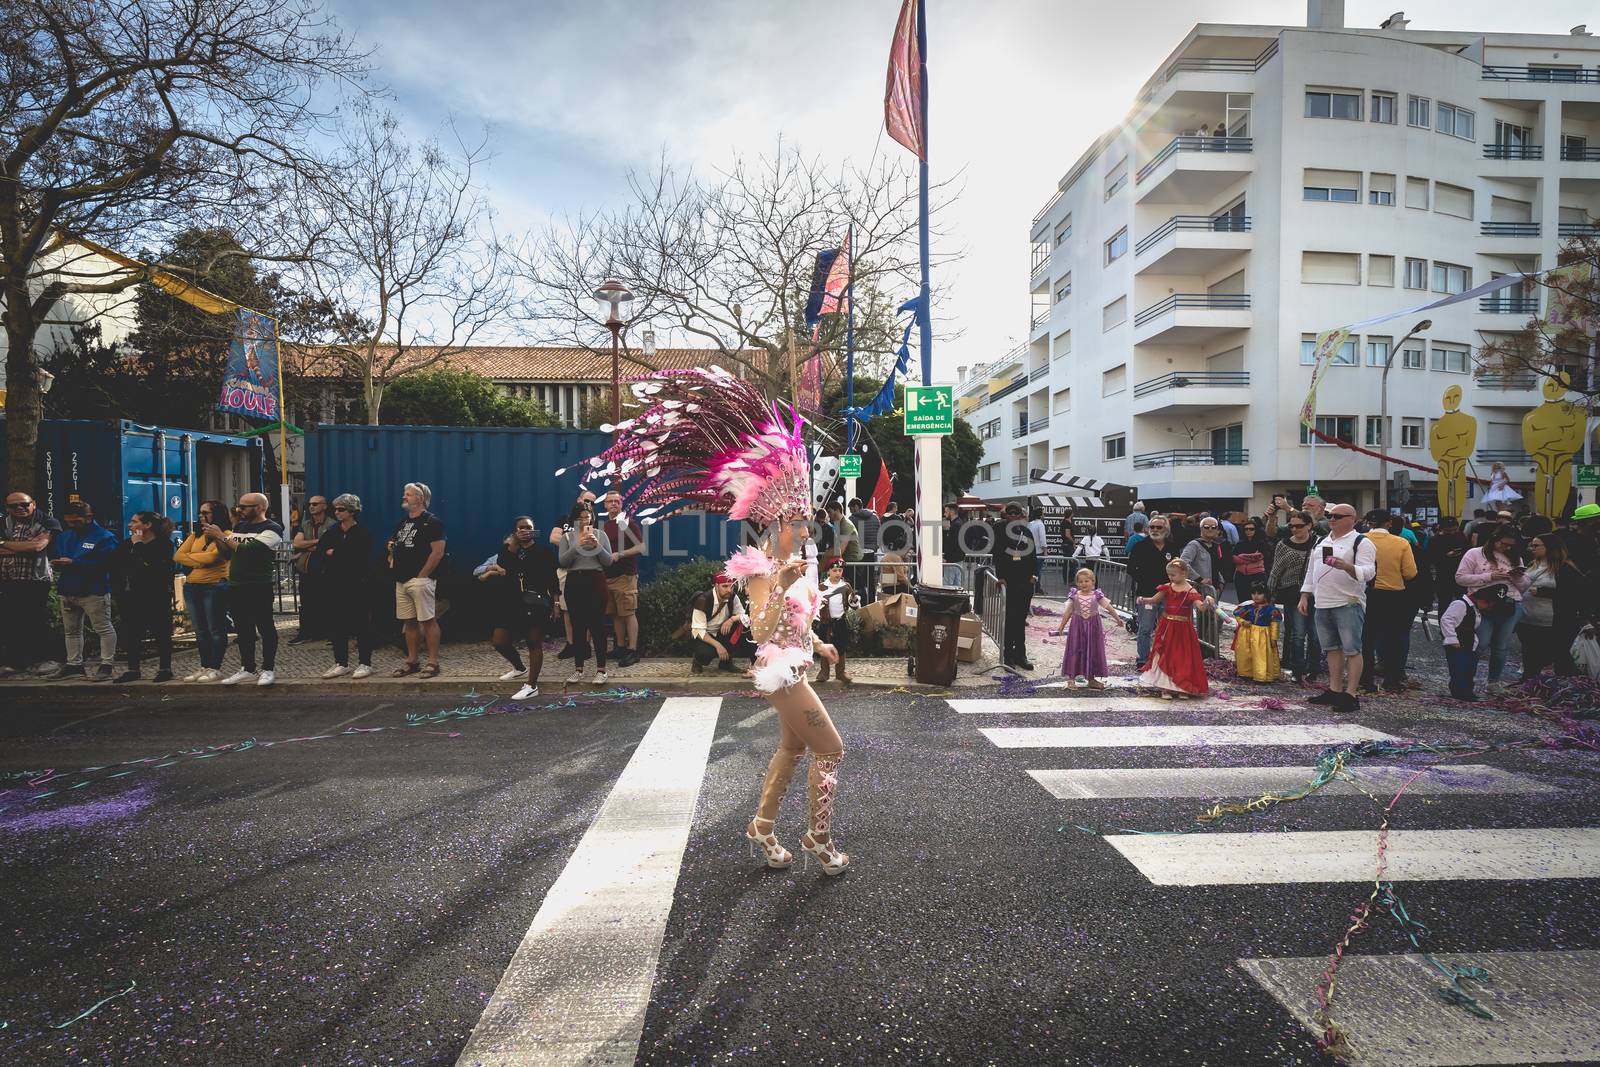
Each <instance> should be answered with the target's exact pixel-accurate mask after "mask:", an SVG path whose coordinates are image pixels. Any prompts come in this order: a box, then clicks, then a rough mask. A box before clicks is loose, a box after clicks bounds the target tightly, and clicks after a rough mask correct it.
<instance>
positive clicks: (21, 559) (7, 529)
mask: <svg viewBox="0 0 1600 1067" xmlns="http://www.w3.org/2000/svg"><path fill="white" fill-rule="evenodd" d="M60 532H61V524H60V523H58V522H56V520H55V519H53V518H51V517H50V516H49V515H46V514H45V513H44V512H42V511H40V510H39V509H38V508H37V507H35V506H34V503H33V497H31V496H29V495H28V494H27V493H20V492H19V493H11V494H9V495H8V496H7V497H6V514H5V518H4V520H3V525H0V678H9V677H11V676H12V675H14V674H20V673H22V672H23V671H26V670H27V669H28V668H29V667H31V666H33V665H34V664H35V663H37V662H39V661H40V660H42V659H43V658H44V655H43V649H42V646H41V644H40V642H41V640H42V638H43V635H45V634H48V633H49V632H50V625H49V619H48V611H49V602H50V582H51V579H52V577H53V576H52V574H51V571H50V553H49V551H48V550H49V548H50V539H51V538H52V537H54V536H55V535H56V534H58V533H60Z"/></svg>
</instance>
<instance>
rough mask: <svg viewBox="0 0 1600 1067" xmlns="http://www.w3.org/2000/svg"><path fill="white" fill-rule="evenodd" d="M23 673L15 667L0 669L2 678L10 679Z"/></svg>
mask: <svg viewBox="0 0 1600 1067" xmlns="http://www.w3.org/2000/svg"><path fill="white" fill-rule="evenodd" d="M21 673H22V672H21V671H19V670H17V669H16V668H15V667H0V678H10V677H11V676H12V675H14V674H21Z"/></svg>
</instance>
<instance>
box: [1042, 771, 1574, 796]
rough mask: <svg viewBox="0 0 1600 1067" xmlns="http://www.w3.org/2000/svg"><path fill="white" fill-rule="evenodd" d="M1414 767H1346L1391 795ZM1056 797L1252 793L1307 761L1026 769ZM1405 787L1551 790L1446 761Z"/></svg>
mask: <svg viewBox="0 0 1600 1067" xmlns="http://www.w3.org/2000/svg"><path fill="white" fill-rule="evenodd" d="M1417 770H1418V768H1416V767H1399V766H1390V765H1386V764H1381V765H1367V764H1363V765H1361V766H1359V767H1346V768H1345V773H1346V774H1348V775H1350V777H1352V778H1354V779H1355V783H1356V784H1359V785H1360V786H1361V788H1362V789H1366V790H1367V791H1368V792H1371V793H1374V794H1378V795H1382V796H1384V797H1385V798H1387V797H1389V796H1393V795H1394V794H1395V792H1396V791H1397V790H1399V789H1400V787H1401V786H1403V785H1405V784H1406V782H1407V781H1409V780H1410V779H1411V777H1412V776H1413V775H1415V774H1416V773H1417ZM1028 773H1029V774H1031V775H1033V778H1034V780H1035V781H1037V782H1038V783H1039V784H1040V785H1042V786H1044V787H1045V788H1046V789H1048V790H1049V791H1050V793H1051V795H1053V796H1054V797H1055V798H1056V799H1057V800H1123V799H1130V798H1134V797H1204V798H1212V797H1257V796H1260V795H1262V794H1263V793H1278V792H1282V791H1284V790H1289V789H1296V788H1298V787H1300V786H1302V785H1304V784H1305V783H1306V782H1308V781H1309V780H1310V779H1311V777H1312V775H1313V774H1315V773H1316V772H1315V770H1314V769H1313V768H1311V767H1214V768H1213V767H1199V768H1189V767H1152V768H1137V769H1128V770H1121V769H1118V770H1061V771H1058V770H1049V771H1029V772H1028ZM1356 784H1352V783H1350V782H1346V781H1343V780H1342V779H1337V778H1336V779H1334V780H1333V781H1331V782H1329V783H1328V784H1327V785H1325V786H1323V787H1322V788H1321V789H1319V790H1317V791H1316V792H1315V793H1313V794H1312V795H1313V796H1359V795H1360V790H1359V789H1357V788H1356ZM1406 791H1407V792H1408V793H1436V794H1446V795H1448V794H1458V793H1468V794H1473V793H1476V794H1485V795H1487V794H1511V793H1554V792H1557V791H1558V790H1557V789H1556V788H1555V786H1552V785H1546V784H1545V783H1544V782H1540V781H1537V780H1535V779H1533V778H1528V777H1526V776H1524V775H1520V774H1512V773H1511V772H1510V771H1502V770H1500V769H1499V768H1497V767H1487V766H1483V765H1481V764H1446V765H1444V766H1441V767H1436V768H1434V769H1432V770H1429V771H1426V772H1424V773H1423V774H1422V776H1421V777H1419V778H1417V780H1416V781H1415V782H1413V783H1412V784H1411V786H1410V787H1409V788H1408V789H1407V790H1406Z"/></svg>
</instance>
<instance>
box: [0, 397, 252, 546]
mask: <svg viewBox="0 0 1600 1067" xmlns="http://www.w3.org/2000/svg"><path fill="white" fill-rule="evenodd" d="M4 422H5V420H4V418H3V417H0V427H3V426H4ZM5 456H6V444H5V434H4V431H3V430H0V466H3V465H4V463H5ZM37 484H38V487H39V493H38V501H39V507H40V508H41V509H43V510H44V511H47V512H49V513H50V514H52V515H54V516H56V517H57V518H60V517H61V512H62V509H63V508H65V507H66V505H67V504H69V503H71V502H72V501H74V500H86V501H88V502H89V505H90V506H91V507H93V508H94V515H95V521H97V522H99V523H100V525H102V526H104V527H106V528H107V529H109V530H113V531H115V532H116V533H117V534H118V535H119V536H120V535H121V534H122V532H123V531H124V529H125V527H126V525H127V521H128V517H129V516H131V515H132V514H133V513H134V512H136V511H154V512H157V513H159V514H162V515H165V516H166V517H167V518H169V519H171V520H172V522H173V524H174V525H175V526H177V527H178V528H179V529H182V528H184V527H185V526H186V524H188V523H190V522H192V521H193V518H194V516H195V515H196V514H197V512H198V510H199V507H200V502H201V501H202V500H210V499H217V500H221V501H223V502H225V503H228V504H232V503H233V502H234V501H236V500H237V499H238V498H239V494H240V493H246V492H252V491H254V492H260V491H261V490H262V487H263V485H264V475H263V471H262V447H261V442H260V441H259V440H252V439H250V438H246V437H233V436H230V435H228V434H219V433H207V432H205V431H203V430H183V429H176V428H173V427H170V426H141V425H139V424H138V423H134V422H129V421H128V420H126V419H123V420H121V421H118V422H91V421H87V420H75V419H46V420H45V421H44V422H43V423H42V424H40V427H39V475H38V483H37Z"/></svg>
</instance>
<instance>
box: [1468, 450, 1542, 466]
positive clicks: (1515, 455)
mask: <svg viewBox="0 0 1600 1067" xmlns="http://www.w3.org/2000/svg"><path fill="white" fill-rule="evenodd" d="M1476 456H1477V460H1478V462H1479V463H1504V464H1505V465H1506V466H1508V467H1515V466H1519V465H1520V466H1524V467H1526V466H1528V465H1529V464H1531V463H1532V462H1533V457H1532V456H1530V455H1528V454H1527V453H1526V452H1524V451H1522V449H1520V448H1480V449H1478V451H1477V452H1476Z"/></svg>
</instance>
